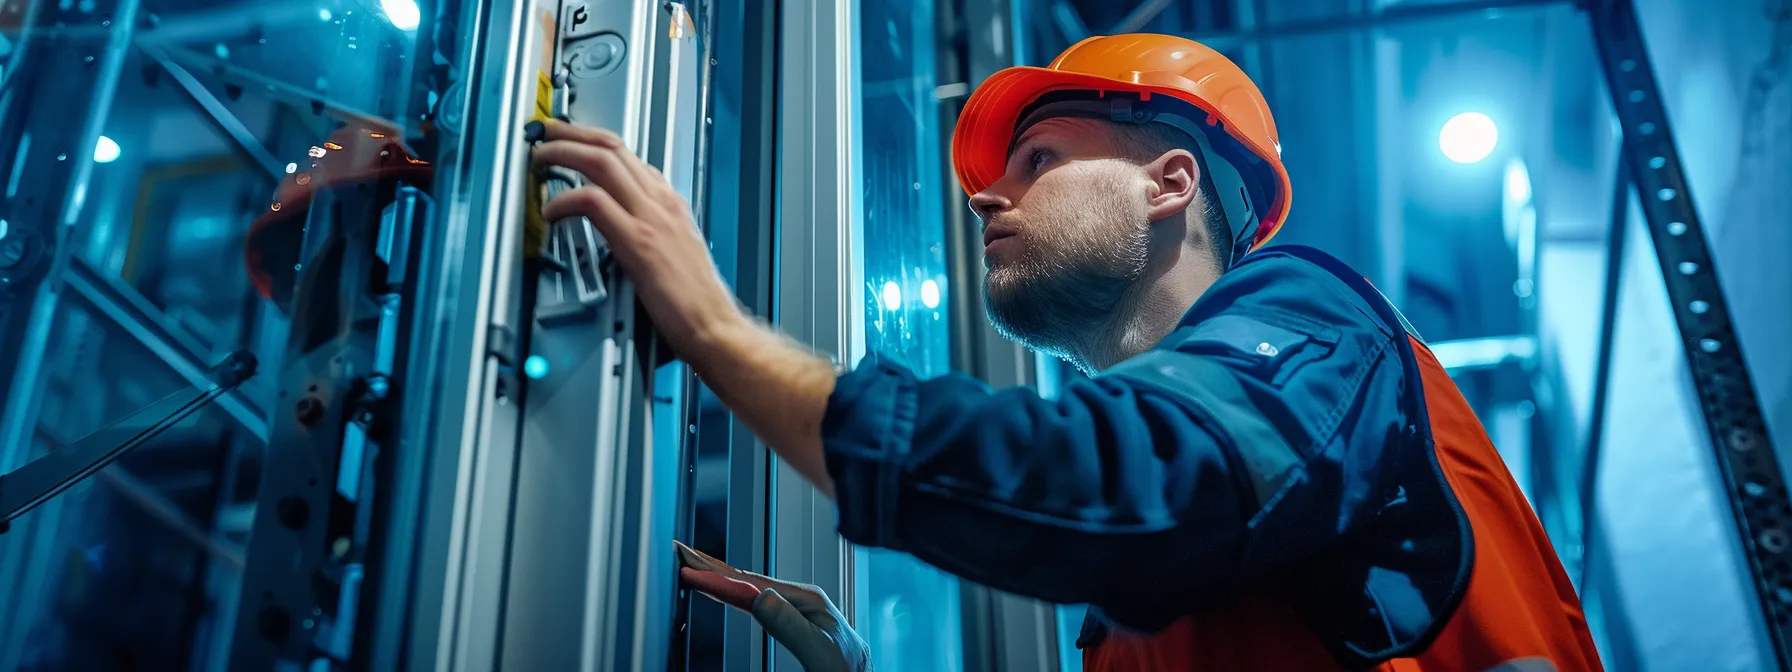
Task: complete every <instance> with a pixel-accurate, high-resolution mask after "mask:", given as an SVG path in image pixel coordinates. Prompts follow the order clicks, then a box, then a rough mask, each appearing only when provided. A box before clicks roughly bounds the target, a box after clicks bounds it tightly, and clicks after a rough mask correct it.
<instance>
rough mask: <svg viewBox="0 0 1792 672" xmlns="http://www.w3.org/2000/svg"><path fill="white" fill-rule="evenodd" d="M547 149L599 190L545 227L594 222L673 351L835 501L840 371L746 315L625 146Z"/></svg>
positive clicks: (579, 143) (551, 143) (563, 204)
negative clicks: (834, 417)
mask: <svg viewBox="0 0 1792 672" xmlns="http://www.w3.org/2000/svg"><path fill="white" fill-rule="evenodd" d="M542 138H543V140H545V142H543V143H541V144H540V145H538V146H536V148H535V154H534V162H535V164H536V165H537V166H561V167H564V168H568V169H571V170H575V171H578V172H579V173H580V174H583V175H584V176H585V178H586V179H588V180H590V184H587V185H585V186H583V187H579V188H577V189H573V190H571V191H568V192H566V193H564V194H561V195H560V196H558V197H556V198H554V200H552V201H549V202H548V203H547V205H544V206H542V208H541V213H542V216H543V217H545V218H546V219H548V220H549V221H558V220H560V219H562V218H566V217H574V216H582V217H585V218H587V219H590V220H591V224H592V225H593V226H595V227H597V230H598V231H599V232H600V233H602V234H603V235H604V240H605V241H606V242H608V243H609V246H610V251H611V252H612V253H613V254H615V255H616V261H617V263H619V264H621V265H622V270H623V271H625V272H627V273H628V276H629V277H630V278H632V279H633V280H634V281H635V288H636V293H637V295H638V297H639V299H640V302H641V306H642V307H643V308H645V309H646V310H647V315H648V317H650V318H652V319H653V326H654V328H655V329H657V330H658V331H659V333H660V335H661V336H663V337H665V339H666V343H667V344H668V345H671V346H672V350H673V351H674V352H676V353H678V356H679V357H680V358H681V359H683V360H684V361H685V363H687V364H689V365H691V368H692V369H693V370H695V371H696V372H697V375H698V377H700V378H702V379H703V382H704V383H705V384H706V385H708V386H709V389H711V390H713V391H714V392H715V393H716V396H718V397H720V398H721V399H722V403H723V404H725V405H727V406H728V408H729V410H732V411H734V414H735V416H736V417H738V418H740V419H741V420H742V421H743V422H745V423H746V424H747V426H748V427H749V428H751V429H752V430H753V433H754V434H756V435H758V436H759V438H760V439H763V440H764V441H765V442H766V444H767V445H769V446H771V449H772V450H773V451H776V452H777V453H778V456H779V457H781V458H783V459H784V460H785V461H787V462H789V463H790V465H791V466H792V467H794V468H795V469H796V470H797V472H798V473H801V474H802V475H803V477H804V478H806V479H808V481H809V482H810V483H813V484H815V487H816V488H817V489H819V490H820V491H821V492H822V494H824V495H827V496H830V497H831V496H833V492H834V485H833V481H832V480H831V479H830V478H829V477H828V472H827V465H826V463H825V460H824V458H823V457H822V451H821V421H822V417H823V416H824V415H826V413H827V403H828V395H829V394H830V393H831V392H833V389H834V368H833V365H832V364H830V363H829V362H828V361H827V360H825V359H822V358H819V357H816V356H815V355H813V354H811V353H809V352H807V351H806V350H804V349H803V348H802V347H800V346H797V345H796V344H795V343H793V342H791V341H790V340H789V339H787V338H784V337H783V336H782V335H780V334H777V333H776V332H773V331H771V330H770V329H767V328H764V327H761V326H759V325H758V324H757V323H755V322H754V321H753V320H752V319H751V318H749V317H748V316H747V315H746V313H745V312H744V311H742V310H741V308H740V304H739V303H737V302H736V301H735V300H734V292H733V291H732V290H730V289H729V288H728V285H727V284H726V283H724V282H722V276H721V273H719V272H718V271H717V270H716V265H715V262H714V261H713V260H711V258H710V256H709V245H708V244H707V243H706V242H705V241H704V240H703V235H702V233H700V232H698V231H697V226H696V224H695V223H694V222H692V220H691V210H690V206H689V205H686V204H685V202H684V198H683V197H681V196H679V195H678V193H677V192H675V191H673V190H672V186H671V185H670V184H667V183H666V178H665V177H663V176H661V175H660V173H659V171H657V170H654V169H653V167H652V166H649V165H647V164H646V163H643V162H642V161H641V159H640V158H638V157H636V156H635V153H634V152H631V151H629V149H628V146H627V145H625V144H623V142H622V138H620V137H617V136H616V134H614V133H611V132H609V131H604V130H599V129H595V128H587V127H584V126H574V125H572V124H567V123H562V122H557V121H549V122H545V123H544V124H543V133H542ZM785 597H790V596H789V595H786V596H785Z"/></svg>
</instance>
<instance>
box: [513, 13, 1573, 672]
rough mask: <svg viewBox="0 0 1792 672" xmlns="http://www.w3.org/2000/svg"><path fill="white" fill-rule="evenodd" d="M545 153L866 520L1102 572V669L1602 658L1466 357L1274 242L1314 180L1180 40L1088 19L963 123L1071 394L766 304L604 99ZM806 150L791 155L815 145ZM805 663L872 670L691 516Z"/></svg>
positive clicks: (829, 621)
mask: <svg viewBox="0 0 1792 672" xmlns="http://www.w3.org/2000/svg"><path fill="white" fill-rule="evenodd" d="M546 136H547V140H548V141H547V142H545V143H543V144H542V145H540V146H539V147H538V148H537V149H536V150H535V160H536V161H537V162H538V163H542V164H553V165H560V166H566V167H569V168H572V169H575V170H578V171H580V172H582V173H584V174H585V175H586V176H587V177H589V178H590V179H591V181H592V182H593V186H589V187H585V188H582V189H578V190H575V191H572V192H569V193H567V194H565V195H563V196H561V197H559V198H557V199H555V200H554V201H552V202H549V203H548V204H547V205H546V206H545V208H544V213H545V214H546V216H547V217H548V218H549V219H551V220H557V219H560V218H562V217H569V216H579V215H582V216H585V217H589V218H590V219H591V221H592V222H593V224H594V225H596V226H597V227H598V228H599V229H601V230H602V232H603V234H604V235H605V236H606V237H607V238H608V240H609V242H610V245H611V246H612V247H613V249H614V252H615V255H616V258H617V260H618V262H620V263H621V264H622V265H623V267H624V268H625V269H626V270H627V271H628V273H629V274H630V275H631V276H632V277H633V278H634V280H635V282H636V283H637V286H638V287H639V295H640V300H641V301H642V303H643V304H644V306H645V308H646V309H647V310H648V312H649V313H650V314H651V316H652V317H653V321H654V324H655V325H656V326H657V327H658V328H659V330H660V331H661V332H662V333H663V334H664V336H665V338H666V339H667V341H668V342H669V343H670V344H671V345H672V347H673V349H674V350H676V351H677V352H678V353H679V354H680V355H681V356H682V357H683V358H684V359H685V360H686V361H687V362H688V363H689V364H690V365H691V367H692V368H693V369H694V370H695V371H696V372H697V374H698V375H699V376H700V377H701V378H702V379H703V380H704V381H705V382H706V383H708V384H709V386H710V387H711V388H713V389H714V391H715V392H716V394H717V395H718V396H720V397H721V399H722V400H723V401H724V402H725V403H726V404H727V405H728V406H729V408H731V409H733V411H734V412H735V413H736V414H737V415H738V416H739V417H740V418H741V419H742V420H743V421H744V422H746V423H747V425H748V426H750V427H752V429H753V431H754V432H755V433H756V434H758V435H759V436H760V437H761V438H762V439H764V440H765V442H766V443H767V444H768V445H769V446H770V447H771V448H772V450H774V451H776V452H777V453H778V455H779V456H780V457H782V458H783V459H785V460H786V461H788V462H789V463H790V464H791V465H792V466H793V467H795V468H796V469H797V470H798V471H799V472H801V473H802V474H803V475H804V476H805V477H806V478H807V479H808V480H809V481H811V482H813V483H814V484H815V485H816V487H817V488H819V489H820V490H821V492H823V493H826V494H828V495H829V496H831V497H833V498H834V500H835V501H836V502H837V504H838V507H839V520H840V523H839V525H840V533H841V534H842V535H844V536H845V537H846V538H847V539H848V540H850V541H852V542H853V543H856V544H859V545H862V546H870V547H880V548H889V549H896V550H900V551H904V552H907V553H910V554H913V555H914V556H916V557H918V558H920V559H922V560H924V561H926V562H928V563H930V564H932V565H935V566H937V567H940V568H942V569H944V570H946V571H949V572H951V573H953V574H956V575H958V576H960V577H963V578H965V579H968V580H971V581H975V582H977V583H981V584H984V585H988V586H991V587H994V588H997V589H1001V590H1006V591H1010V592H1013V593H1018V594H1021V595H1026V596H1030V597H1035V598H1039V599H1043V600H1047V601H1050V602H1056V603H1081V604H1089V605H1091V607H1092V608H1091V615H1090V617H1089V619H1088V621H1087V622H1086V623H1085V624H1084V626H1083V631H1082V636H1081V637H1080V638H1079V641H1078V646H1079V647H1081V648H1082V649H1083V650H1084V656H1085V667H1086V668H1087V669H1090V670H1311V669H1340V668H1343V669H1365V668H1373V669H1382V670H1462V671H1480V670H1495V669H1499V670H1520V669H1523V670H1595V669H1599V667H1600V663H1599V658H1598V654H1597V652H1596V651H1595V650H1594V647H1593V642H1592V639H1591V637H1590V636H1589V635H1588V632H1587V628H1586V624H1585V620H1584V618H1583V616H1582V613H1581V607H1580V602H1579V600H1578V599H1577V598H1576V596H1575V593H1574V590H1573V587H1572V586H1571V585H1570V584H1569V581H1568V578H1567V576H1566V575H1565V574H1564V573H1563V571H1562V568H1561V566H1560V564H1559V563H1558V562H1557V561H1556V558H1555V555H1554V552H1553V551H1552V550H1551V547H1550V543H1549V540H1548V539H1547V538H1546V537H1545V536H1544V533H1543V530H1542V527H1541V526H1540V525H1539V524H1538V522H1537V519H1536V517H1535V515H1533V513H1532V512H1531V509H1530V507H1529V505H1528V504H1527V503H1526V501H1525V498H1524V495H1523V494H1522V493H1520V491H1519V489H1518V486H1517V485H1516V484H1515V483H1514V482H1513V480H1512V478H1511V475H1510V474H1508V473H1507V471H1506V467H1505V465H1504V464H1503V463H1502V462H1501V460H1500V457H1499V454H1498V453H1497V452H1495V450H1494V448H1493V446H1492V444H1491V443H1490V442H1489V441H1488V438H1487V435H1486V432H1485V431H1484V430H1483V429H1482V428H1481V425H1480V423H1479V422H1478V421H1477V420H1476V419H1475V416H1474V413H1473V412H1472V411H1471V410H1470V408H1469V406H1468V404H1467V403H1466V402H1465V401H1464V400H1463V398H1462V396H1461V394H1459V393H1458V392H1457V390H1456V387H1455V386H1454V385H1453V384H1452V383H1451V381H1450V378H1449V377H1448V376H1447V375H1445V373H1444V370H1443V368H1442V367H1441V366H1440V365H1439V364H1438V361H1437V359H1436V358H1435V357H1433V356H1432V354H1431V353H1430V351H1429V350H1428V349H1427V348H1426V346H1425V344H1424V341H1422V340H1421V339H1420V338H1419V336H1418V335H1417V334H1416V333H1414V332H1413V330H1412V329H1411V327H1410V326H1409V325H1407V324H1406V323H1405V321H1404V320H1403V319H1402V318H1401V317H1400V315H1399V314H1398V313H1397V312H1396V311H1395V309H1394V308H1393V306H1392V305H1390V304H1389V303H1388V302H1387V301H1386V300H1385V299H1384V298H1383V297H1382V296H1381V295H1380V294H1379V293H1377V292H1376V290H1375V289H1374V288H1373V287H1371V286H1370V285H1369V283H1368V282H1366V281H1365V280H1364V279H1363V277H1362V276H1361V275H1359V274H1357V273H1354V272H1352V271H1351V270H1349V269H1348V268H1346V267H1345V266H1344V265H1343V264H1342V263H1340V262H1338V261H1337V260H1335V259H1333V258H1332V257H1330V256H1327V255H1325V254H1324V253H1321V252H1318V251H1316V250H1312V249H1306V248H1298V247H1290V246H1278V247H1273V248H1265V247H1264V245H1265V243H1267V242H1268V241H1269V239H1270V237H1271V236H1273V235H1275V233H1276V231H1277V230H1278V229H1279V228H1280V227H1281V226H1282V223H1283V221H1284V220H1286V219H1287V216H1288V207H1289V201H1290V196H1291V193H1292V188H1291V185H1290V183H1289V179H1288V173H1287V171H1286V170H1285V169H1284V168H1283V166H1282V161H1281V147H1280V146H1279V144H1278V143H1277V140H1276V130H1275V123H1274V121H1273V120H1272V119H1271V117H1270V113H1269V108H1268V106H1267V104H1266V103H1265V102H1264V99H1263V96H1262V94H1261V93H1260V92H1259V91H1258V90H1257V88H1256V86H1255V85H1254V84H1253V83H1252V82H1251V81H1250V79H1249V78H1248V77H1246V76H1245V74H1244V73H1243V72H1242V71H1241V70H1239V69H1238V67H1237V66H1235V65H1233V64H1232V63H1231V62H1230V61H1228V60H1226V58H1224V57H1223V56H1221V55H1220V54H1218V53H1217V52H1215V51H1213V50H1211V49H1208V48H1207V47H1204V46H1202V45H1200V44H1197V43H1194V42H1190V41H1188V40H1183V39H1178V38H1173V37H1165V36H1158V35H1120V36H1114V37H1098V38H1092V39H1089V40H1085V41H1083V42H1082V43H1079V44H1077V45H1075V46H1073V47H1071V48H1070V49H1069V50H1067V51H1065V52H1064V53H1063V54H1062V55H1060V56H1059V57H1058V58H1057V60H1055V61H1053V62H1052V64H1051V65H1050V66H1048V67H1045V68H1010V69H1008V70H1004V71H1002V72H999V73H997V74H996V75H995V76H993V77H991V78H990V79H989V80H988V81H986V82H984V83H983V85H982V86H981V87H979V88H978V90H977V91H976V93H975V94H974V95H972V96H971V98H970V100H969V101H968V102H967V103H966V105H965V109H964V113H963V115H962V116H961V118H960V120H959V123H958V128H957V131H956V133H955V134H954V137H953V142H952V153H953V159H954V162H955V164H956V168H957V171H958V178H959V181H960V183H961V184H962V186H963V187H964V190H965V193H967V194H968V195H970V198H971V207H972V208H973V209H974V210H975V211H976V213H977V215H978V216H979V217H980V218H981V219H982V221H983V226H984V231H985V233H984V241H985V254H986V257H987V265H988V268H989V272H988V277H987V278H986V280H985V286H984V290H985V300H986V303H987V306H988V309H989V314H990V317H991V319H992V320H993V321H994V322H995V323H996V325H997V326H998V327H1000V328H1001V329H1002V330H1003V331H1005V332H1006V333H1007V334H1008V335H1010V336H1012V337H1014V338H1016V339H1018V340H1020V341H1022V342H1025V343H1027V344H1028V345H1030V346H1032V347H1035V348H1037V349H1040V350H1043V351H1046V352H1050V353H1052V354H1054V355H1058V356H1060V357H1063V358H1065V359H1067V360H1069V361H1071V362H1072V363H1075V364H1076V365H1077V366H1079V367H1081V368H1082V369H1083V370H1085V371H1087V372H1089V373H1090V374H1091V377H1090V378H1089V379H1088V380H1078V381H1075V382H1072V383H1070V384H1069V385H1067V386H1066V388H1065V389H1064V390H1063V392H1062V394H1061V395H1060V397H1059V398H1058V399H1044V398H1041V397H1040V396H1039V395H1038V394H1036V393H1034V392H1033V391H1031V390H1027V389H1006V390H992V389H990V388H988V387H987V386H985V385H983V384H981V383H979V382H978V381H976V380H973V379H971V378H969V377H966V376H963V375H951V376H945V377H941V378H935V379H931V380H920V379H918V378H917V377H916V376H915V374H914V373H913V372H912V371H910V370H909V369H908V368H905V367H904V366H903V365H902V364H900V363H898V362H896V361H893V360H891V359H888V358H885V357H880V356H877V355H875V354H874V355H871V356H868V357H867V358H866V359H865V360H864V361H863V362H862V363H860V364H859V365H858V366H857V368H856V369H855V370H853V371H851V372H846V373H840V372H837V371H836V370H835V368H834V367H833V366H832V365H831V364H830V363H829V362H828V361H827V360H825V359H822V358H820V357H816V356H815V355H813V354H810V353H809V352H808V351H806V350H805V349H804V348H802V347H800V346H798V345H796V344H794V343H792V342H790V341H789V340H787V339H786V338H784V337H782V336H780V335H779V334H777V333H776V332H775V331H773V330H772V329H770V328H768V327H766V326H763V325H760V324H757V323H755V322H754V321H753V320H752V319H751V318H750V317H749V316H747V315H745V314H743V312H742V311H741V310H740V309H739V307H738V306H737V304H736V302H735V300H734V295H733V293H732V292H731V291H730V290H729V288H728V287H727V286H726V285H725V284H724V282H723V281H722V280H721V278H720V276H719V274H718V273H717V272H716V270H715V267H714V265H713V264H712V263H710V261H709V249H708V246H707V244H706V243H705V242H704V240H703V238H702V236H701V235H700V234H699V233H698V231H697V229H696V227H695V226H694V225H693V224H692V222H691V218H690V215H689V211H688V209H687V208H686V206H685V205H684V204H683V202H682V201H680V199H679V197H678V196H677V195H676V194H675V193H673V191H672V190H671V188H670V187H669V186H668V185H667V184H666V182H665V181H664V180H663V179H662V178H660V177H659V176H658V175H657V174H655V173H654V172H653V171H652V169H651V168H649V167H647V166H646V165H645V164H643V163H641V162H640V161H639V160H638V159H636V158H635V157H634V155H632V154H631V153H630V152H629V151H628V150H627V149H626V147H625V146H624V145H623V144H622V142H621V141H620V140H619V139H618V138H616V137H615V136H613V135H611V134H608V133H606V132H603V131H597V130H593V129H586V128H580V127H575V126H569V125H566V124H551V125H550V126H549V128H548V130H547V134H546ZM793 177H795V176H793ZM680 551H681V552H682V553H683V554H684V557H685V563H686V565H687V567H686V568H685V569H684V570H683V573H684V576H685V579H686V581H687V583H689V584H691V585H693V586H694V587H696V588H698V589H699V590H702V591H704V592H706V593H708V594H710V595H712V596H716V597H718V598H719V599H724V600H725V601H728V602H730V603H732V604H735V605H736V606H739V607H741V608H743V609H748V610H750V611H751V612H752V613H753V614H754V615H755V616H756V617H757V618H758V619H759V621H760V622H761V623H762V624H764V625H765V627H766V629H767V630H768V631H769V632H770V633H771V634H772V635H773V636H774V637H776V638H777V639H779V641H781V642H783V643H784V644H785V646H787V647H789V648H790V649H791V650H792V651H793V652H794V653H795V654H796V655H797V657H798V658H799V659H800V660H801V661H802V662H803V663H804V665H805V666H806V667H807V668H808V669H810V670H850V669H863V668H865V667H866V666H868V665H869V661H868V660H867V659H866V655H865V650H864V646H863V644H862V643H861V641H860V640H859V638H858V637H857V635H855V634H853V633H852V631H851V630H850V629H848V628H847V627H846V625H845V624H844V622H843V620H844V619H843V618H842V617H841V616H840V615H839V613H838V612H837V611H835V610H834V609H833V607H832V606H831V605H830V604H829V603H828V600H827V598H826V596H824V595H821V594H819V593H818V592H815V591H814V590H813V589H809V588H805V587H801V586H795V585H793V584H787V583H783V582H777V581H773V580H771V579H767V578H765V577H761V576H758V575H754V574H748V573H745V572H739V571H737V570H733V569H732V568H729V567H727V566H726V565H722V564H721V563H719V562H717V561H715V560H713V559H711V558H707V557H704V556H702V555H701V554H697V553H695V552H693V551H690V550H689V549H684V548H682V547H681V548H680Z"/></svg>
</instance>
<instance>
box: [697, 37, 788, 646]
mask: <svg viewBox="0 0 1792 672" xmlns="http://www.w3.org/2000/svg"><path fill="white" fill-rule="evenodd" d="M781 4H782V3H778V2H745V3H739V5H738V6H739V7H740V9H741V11H742V12H743V14H742V15H741V19H742V20H741V32H742V39H741V53H740V58H741V61H742V62H741V64H740V66H739V69H740V70H739V71H740V73H741V86H740V89H741V101H740V129H741V130H740V154H739V156H740V165H739V167H738V172H737V174H738V176H739V179H740V182H739V193H740V206H739V207H740V210H739V212H740V216H739V220H738V227H739V228H738V231H737V236H736V241H737V244H736V246H735V249H734V250H726V251H721V250H719V251H720V252H722V253H731V254H734V255H735V258H734V261H735V283H734V287H735V294H736V295H737V296H738V297H739V298H740V300H741V303H742V304H743V305H744V306H745V307H746V309H747V310H749V311H751V312H752V313H753V314H755V315H760V316H765V317H768V318H769V317H771V316H772V315H773V309H774V306H776V305H777V304H778V296H777V291H778V288H779V282H778V281H779V277H778V275H777V274H778V272H779V269H778V267H777V264H776V260H777V259H778V245H779V244H780V239H779V237H778V232H777V228H778V227H777V224H778V218H779V207H780V204H781V201H780V199H779V193H778V189H779V187H780V182H779V172H778V171H779V168H780V166H781V161H782V160H783V155H784V151H785V148H784V145H783V143H782V142H781V137H782V132H783V130H784V126H783V125H782V122H781V119H782V117H781V116H780V115H779V109H780V103H781V100H780V97H779V96H780V91H781V90H782V87H781V83H782V81H783V80H782V74H783V73H781V72H780V70H779V66H778V64H779V62H780V59H781V58H782V57H783V56H784V50H783V46H784V45H783V43H782V41H780V40H779V36H780V34H781V32H782V30H783V22H782V16H783V13H784V10H783V8H782V7H781V6H780V5H781ZM700 431H708V430H707V428H706V429H705V430H700ZM724 431H726V432H727V434H728V440H727V443H728V479H727V480H728V503H727V510H728V518H727V528H726V533H725V534H726V539H725V542H724V543H725V548H726V553H725V555H726V557H725V558H724V560H726V561H727V562H728V564H730V565H733V566H735V567H740V568H742V569H747V570H749V571H754V572H760V573H770V572H771V563H772V557H771V543H770V534H769V533H770V530H771V529H772V522H771V519H772V505H773V502H772V493H773V482H774V480H775V478H776V475H777V473H778V467H777V465H776V464H775V460H774V459H773V457H772V455H771V452H770V451H769V450H767V449H766V446H765V444H764V443H762V442H760V441H759V439H758V438H757V437H755V436H754V435H753V432H752V430H751V429H750V428H748V427H747V425H746V424H745V423H743V422H741V421H740V419H738V418H735V417H733V416H732V415H730V416H729V418H728V421H727V428H726V429H725V430H724ZM766 639H767V638H766V637H765V633H764V632H763V631H761V630H760V628H759V626H758V625H757V624H755V623H754V622H753V620H752V619H751V618H750V617H748V616H747V615H746V614H742V613H739V612H736V611H734V610H732V609H730V610H727V611H726V613H725V616H724V621H723V632H722V667H723V669H726V670H730V671H739V672H763V671H764V670H765V669H766V668H767V665H768V664H769V663H768V661H767V656H766V652H767V651H768V650H770V649H769V647H768V643H767V641H766Z"/></svg>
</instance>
